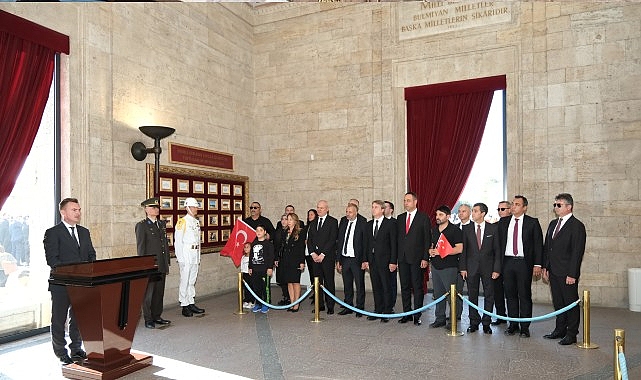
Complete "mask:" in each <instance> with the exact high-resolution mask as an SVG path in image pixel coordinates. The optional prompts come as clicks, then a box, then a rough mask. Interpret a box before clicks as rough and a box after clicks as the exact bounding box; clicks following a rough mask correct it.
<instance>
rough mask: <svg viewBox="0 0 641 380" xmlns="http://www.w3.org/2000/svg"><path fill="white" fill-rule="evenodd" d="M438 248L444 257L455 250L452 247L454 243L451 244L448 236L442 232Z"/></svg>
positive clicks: (437, 244) (440, 254)
mask: <svg viewBox="0 0 641 380" xmlns="http://www.w3.org/2000/svg"><path fill="white" fill-rule="evenodd" d="M436 250H437V251H438V255H439V256H441V258H442V259H444V258H445V256H447V255H449V254H450V253H452V252H454V248H452V245H451V244H450V242H449V240H447V237H446V236H445V235H443V233H442V232H441V235H440V236H439V237H438V243H436Z"/></svg>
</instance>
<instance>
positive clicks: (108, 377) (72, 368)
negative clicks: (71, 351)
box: [62, 352, 154, 380]
mask: <svg viewBox="0 0 641 380" xmlns="http://www.w3.org/2000/svg"><path fill="white" fill-rule="evenodd" d="M131 356H132V358H131V360H130V361H129V362H126V363H124V364H121V365H118V366H116V367H113V368H102V369H101V368H100V366H96V365H92V363H91V360H85V362H84V363H83V364H84V365H80V364H76V363H74V364H69V365H65V366H63V367H62V376H64V377H66V378H68V379H79V380H85V379H91V380H94V379H99V380H112V379H118V378H120V377H123V376H125V375H127V374H129V373H132V372H136V371H138V370H139V369H142V368H145V367H148V366H150V365H151V364H152V363H153V361H154V358H153V356H151V355H143V354H138V353H134V352H132V353H131Z"/></svg>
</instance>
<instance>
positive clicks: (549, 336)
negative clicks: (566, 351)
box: [543, 331, 565, 339]
mask: <svg viewBox="0 0 641 380" xmlns="http://www.w3.org/2000/svg"><path fill="white" fill-rule="evenodd" d="M543 337H544V338H545V339H561V338H564V337H565V334H563V333H560V332H556V331H552V332H551V333H549V334H545V335H543Z"/></svg>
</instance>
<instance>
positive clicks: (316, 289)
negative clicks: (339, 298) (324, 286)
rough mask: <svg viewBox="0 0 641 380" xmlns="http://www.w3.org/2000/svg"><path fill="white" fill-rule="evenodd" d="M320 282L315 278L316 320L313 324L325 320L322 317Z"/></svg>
mask: <svg viewBox="0 0 641 380" xmlns="http://www.w3.org/2000/svg"><path fill="white" fill-rule="evenodd" d="M320 292H321V290H320V281H319V279H318V277H314V319H312V322H316V323H318V322H320V321H322V320H323V318H321V317H320V310H319V309H320Z"/></svg>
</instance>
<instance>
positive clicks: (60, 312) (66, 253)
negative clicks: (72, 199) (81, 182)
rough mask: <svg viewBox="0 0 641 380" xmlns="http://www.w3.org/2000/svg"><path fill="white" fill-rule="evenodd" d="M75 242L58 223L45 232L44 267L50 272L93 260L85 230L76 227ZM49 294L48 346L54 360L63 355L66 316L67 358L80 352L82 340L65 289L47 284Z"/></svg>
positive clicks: (94, 252) (89, 241)
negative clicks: (67, 330) (46, 266)
mask: <svg viewBox="0 0 641 380" xmlns="http://www.w3.org/2000/svg"><path fill="white" fill-rule="evenodd" d="M75 228H76V230H75V233H77V236H78V241H79V242H80V245H78V241H76V240H75V239H74V238H73V237H72V236H71V232H70V230H69V229H68V228H67V227H66V225H65V224H64V223H62V222H60V223H58V224H57V225H55V226H53V227H51V228H49V229H48V230H47V231H45V237H44V240H43V243H44V249H45V257H46V258H47V265H49V266H50V267H51V268H52V269H53V268H55V267H58V266H61V265H67V264H77V263H82V262H88V261H95V260H96V250H95V249H94V248H93V244H92V243H91V236H90V234H89V230H88V229H86V228H84V227H82V226H79V225H76V226H75ZM49 291H50V292H51V343H52V345H53V352H54V353H55V354H56V356H62V355H65V354H67V349H66V348H65V346H66V344H67V341H66V340H65V323H66V321H67V313H69V338H71V343H70V344H69V350H70V351H71V354H73V353H75V352H77V351H80V350H81V346H82V337H81V336H80V331H79V330H78V325H77V323H76V318H75V317H74V315H73V310H71V302H70V300H69V295H68V294H67V288H66V287H65V286H64V285H53V284H49Z"/></svg>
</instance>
